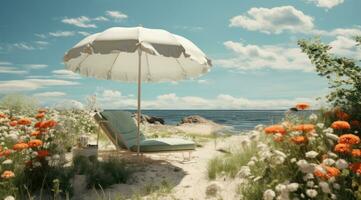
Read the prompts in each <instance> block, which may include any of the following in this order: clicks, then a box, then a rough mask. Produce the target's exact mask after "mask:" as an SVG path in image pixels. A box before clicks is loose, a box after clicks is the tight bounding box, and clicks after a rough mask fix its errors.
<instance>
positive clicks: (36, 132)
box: [30, 131, 41, 136]
mask: <svg viewBox="0 0 361 200" xmlns="http://www.w3.org/2000/svg"><path fill="white" fill-rule="evenodd" d="M30 135H31V136H39V135H41V132H40V131H34V132H32V133H31V134H30Z"/></svg>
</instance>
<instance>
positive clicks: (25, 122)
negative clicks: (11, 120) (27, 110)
mask: <svg viewBox="0 0 361 200" xmlns="http://www.w3.org/2000/svg"><path fill="white" fill-rule="evenodd" d="M18 124H20V125H24V126H27V125H30V124H31V120H30V119H28V118H21V119H19V120H18Z"/></svg>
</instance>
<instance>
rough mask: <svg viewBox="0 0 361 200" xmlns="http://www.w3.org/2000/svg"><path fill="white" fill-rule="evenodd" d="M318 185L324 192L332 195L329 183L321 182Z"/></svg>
mask: <svg viewBox="0 0 361 200" xmlns="http://www.w3.org/2000/svg"><path fill="white" fill-rule="evenodd" d="M318 185H319V186H320V188H321V190H322V192H324V193H331V190H330V186H329V185H328V183H327V182H325V181H321V182H320V183H318Z"/></svg>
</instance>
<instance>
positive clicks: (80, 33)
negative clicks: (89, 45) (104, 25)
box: [78, 31, 90, 36]
mask: <svg viewBox="0 0 361 200" xmlns="http://www.w3.org/2000/svg"><path fill="white" fill-rule="evenodd" d="M78 34H79V35H83V36H88V35H90V33H89V32H86V31H78Z"/></svg>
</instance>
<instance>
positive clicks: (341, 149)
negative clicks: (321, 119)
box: [334, 144, 351, 153]
mask: <svg viewBox="0 0 361 200" xmlns="http://www.w3.org/2000/svg"><path fill="white" fill-rule="evenodd" d="M334 151H335V152H337V153H350V152H351V146H350V145H349V144H336V146H335V149H334Z"/></svg>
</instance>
